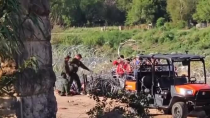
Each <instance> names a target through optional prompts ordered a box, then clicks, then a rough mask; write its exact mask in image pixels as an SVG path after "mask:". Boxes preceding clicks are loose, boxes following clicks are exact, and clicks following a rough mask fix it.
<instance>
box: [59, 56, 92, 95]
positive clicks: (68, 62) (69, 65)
mask: <svg viewBox="0 0 210 118" xmlns="http://www.w3.org/2000/svg"><path fill="white" fill-rule="evenodd" d="M81 59H82V55H81V54H77V55H76V56H75V57H74V58H71V56H70V55H67V56H66V57H65V58H64V63H63V67H62V68H63V70H62V72H61V78H60V79H58V80H57V81H56V83H55V88H56V90H57V91H58V93H59V95H61V96H64V95H66V96H68V95H70V89H71V86H72V83H73V81H75V82H76V84H77V91H76V94H82V85H81V81H80V79H79V76H78V75H77V71H78V69H79V67H81V68H83V69H85V70H87V71H90V72H92V71H91V70H90V69H89V68H88V67H86V66H85V65H84V64H83V63H82V62H81V61H80V60H81Z"/></svg>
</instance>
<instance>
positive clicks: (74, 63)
mask: <svg viewBox="0 0 210 118" xmlns="http://www.w3.org/2000/svg"><path fill="white" fill-rule="evenodd" d="M81 59H82V55H81V54H77V55H76V56H75V57H74V58H73V59H72V60H71V61H70V62H69V73H68V75H69V79H70V82H69V84H70V87H71V86H72V83H73V81H74V80H75V81H76V83H77V86H78V90H77V92H78V93H79V94H80V93H81V90H82V89H81V82H80V79H79V76H78V75H77V71H78V69H79V67H81V68H83V69H85V70H87V71H90V72H92V71H91V70H90V69H89V68H88V67H86V66H85V65H84V64H83V63H82V62H81V61H80V60H81Z"/></svg>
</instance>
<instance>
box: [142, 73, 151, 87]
mask: <svg viewBox="0 0 210 118" xmlns="http://www.w3.org/2000/svg"><path fill="white" fill-rule="evenodd" d="M141 81H142V86H143V87H145V88H147V89H151V87H152V77H151V76H143V77H142V79H141Z"/></svg>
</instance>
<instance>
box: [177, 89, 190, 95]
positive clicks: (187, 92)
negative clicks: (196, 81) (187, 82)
mask: <svg viewBox="0 0 210 118" xmlns="http://www.w3.org/2000/svg"><path fill="white" fill-rule="evenodd" d="M179 92H180V94H181V95H192V94H193V90H188V89H184V88H180V91H179Z"/></svg>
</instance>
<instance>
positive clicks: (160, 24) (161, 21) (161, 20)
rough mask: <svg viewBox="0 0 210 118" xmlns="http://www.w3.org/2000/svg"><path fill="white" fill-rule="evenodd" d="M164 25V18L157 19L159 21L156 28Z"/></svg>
mask: <svg viewBox="0 0 210 118" xmlns="http://www.w3.org/2000/svg"><path fill="white" fill-rule="evenodd" d="M164 24H165V18H159V19H158V20H157V23H156V26H157V27H161V26H163V25H164Z"/></svg>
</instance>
